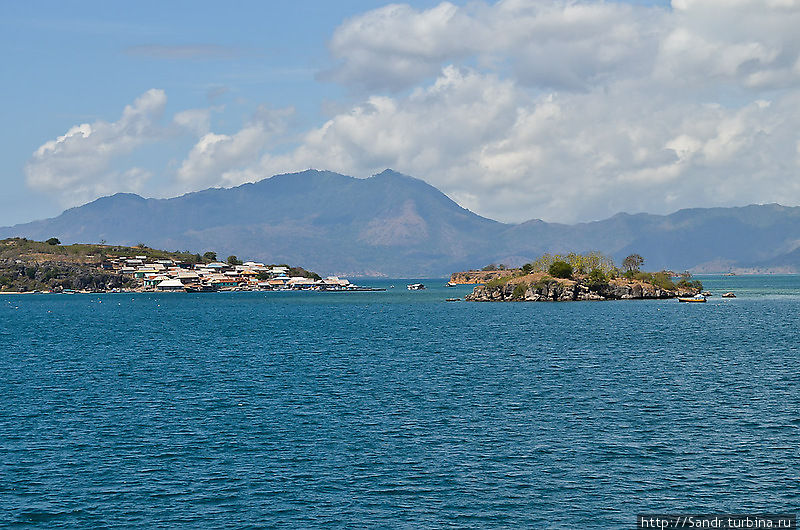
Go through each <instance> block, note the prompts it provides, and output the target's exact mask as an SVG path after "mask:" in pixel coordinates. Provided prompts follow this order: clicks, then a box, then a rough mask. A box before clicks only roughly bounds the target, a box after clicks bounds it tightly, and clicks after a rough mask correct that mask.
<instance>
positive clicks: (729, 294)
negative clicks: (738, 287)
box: [722, 292, 736, 298]
mask: <svg viewBox="0 0 800 530" xmlns="http://www.w3.org/2000/svg"><path fill="white" fill-rule="evenodd" d="M722 298H736V295H735V294H733V293H732V292H728V293H725V294H723V295H722Z"/></svg>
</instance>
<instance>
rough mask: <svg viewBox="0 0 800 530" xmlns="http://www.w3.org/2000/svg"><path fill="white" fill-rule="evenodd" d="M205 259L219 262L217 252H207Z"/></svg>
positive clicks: (204, 255)
mask: <svg viewBox="0 0 800 530" xmlns="http://www.w3.org/2000/svg"><path fill="white" fill-rule="evenodd" d="M203 259H204V260H205V261H217V253H216V252H206V253H204V254H203Z"/></svg>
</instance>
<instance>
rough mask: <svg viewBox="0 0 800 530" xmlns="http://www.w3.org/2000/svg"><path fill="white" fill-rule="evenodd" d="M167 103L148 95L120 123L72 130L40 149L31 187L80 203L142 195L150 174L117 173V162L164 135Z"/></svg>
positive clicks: (31, 164) (29, 173) (29, 167)
mask: <svg viewBox="0 0 800 530" xmlns="http://www.w3.org/2000/svg"><path fill="white" fill-rule="evenodd" d="M166 102H167V96H166V94H165V93H164V91H163V90H157V89H152V90H148V91H147V92H145V93H144V94H142V95H141V96H139V97H138V98H136V100H135V101H134V102H133V104H131V105H127V106H126V107H125V109H124V110H123V112H122V116H121V117H120V118H119V120H117V121H115V122H111V123H108V122H105V121H96V122H94V123H91V124H90V123H83V124H80V125H76V126H74V127H72V128H70V129H69V130H68V131H67V132H66V133H65V134H64V135H62V136H59V137H57V138H56V139H55V140H51V141H49V142H46V143H44V144H43V145H41V146H40V147H39V148H38V149H36V151H35V152H34V153H33V155H32V156H31V158H30V160H29V161H28V163H27V164H26V166H25V174H26V177H27V183H28V185H29V186H31V187H32V188H34V189H37V190H40V191H44V192H48V193H54V194H57V195H58V196H60V197H61V198H62V200H63V202H64V203H65V204H75V203H76V202H79V201H85V200H88V199H91V198H95V197H97V196H99V195H102V194H105V193H109V192H112V191H137V190H139V189H140V188H141V185H142V184H143V183H144V181H146V180H147V178H149V175H150V173H149V172H148V171H146V170H143V169H140V168H132V169H128V170H124V171H120V170H117V169H114V168H113V167H112V162H113V161H114V160H115V159H116V158H118V157H121V156H124V155H127V154H129V153H131V152H132V151H133V150H134V149H136V148H137V147H139V146H141V145H144V144H147V143H150V142H153V141H155V140H157V139H158V138H159V136H160V127H159V126H158V121H159V120H160V118H161V115H162V113H163V110H164V106H165V105H166Z"/></svg>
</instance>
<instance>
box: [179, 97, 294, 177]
mask: <svg viewBox="0 0 800 530" xmlns="http://www.w3.org/2000/svg"><path fill="white" fill-rule="evenodd" d="M293 112H294V110H293V109H291V108H288V109H279V110H274V109H269V108H266V107H260V108H259V109H258V110H257V111H256V113H255V114H254V115H253V117H252V118H251V119H250V120H249V121H248V123H247V124H245V126H244V127H243V128H242V129H241V130H239V131H238V132H236V133H235V134H232V135H227V134H215V133H212V132H208V133H207V134H204V135H203V136H202V137H201V138H200V139H199V140H198V141H197V143H196V144H195V145H194V146H193V147H192V149H191V151H190V152H189V154H188V156H187V157H186V159H185V160H184V161H183V162H182V164H181V166H180V168H179V169H178V172H177V176H178V180H179V182H180V183H181V184H182V186H184V187H185V188H187V189H199V188H201V187H204V186H215V185H231V184H240V183H242V182H247V181H249V180H256V179H257V177H258V175H255V174H253V173H252V172H251V171H249V170H248V168H249V167H250V166H252V164H253V163H254V162H255V161H256V160H257V159H258V158H259V156H260V155H261V154H262V153H263V152H264V151H265V150H266V149H268V148H269V145H270V144H269V143H270V140H272V139H273V138H274V137H275V136H276V135H278V134H279V133H281V132H282V131H284V130H285V126H286V119H287V118H288V117H289V116H291V115H292V114H293Z"/></svg>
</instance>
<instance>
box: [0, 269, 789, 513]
mask: <svg viewBox="0 0 800 530" xmlns="http://www.w3.org/2000/svg"><path fill="white" fill-rule="evenodd" d="M702 279H703V280H704V282H705V285H706V288H708V289H710V290H712V291H713V292H714V293H715V295H716V296H715V297H713V298H711V299H710V300H709V302H708V303H707V304H694V305H689V304H679V303H678V302H677V301H675V300H667V301H621V302H573V303H513V304H478V303H464V302H457V303H446V302H444V298H446V297H448V296H463V295H464V294H465V293H466V292H468V291H469V288H456V289H445V288H443V287H439V286H441V285H442V284H443V283H444V282H445V280H427V281H425V283H427V284H429V285H430V286H433V287H435V288H433V289H429V290H428V291H424V292H409V291H406V289H405V284H406V283H408V282H407V281H402V280H400V281H394V282H385V283H383V285H388V284H389V283H394V284H395V285H397V288H395V289H391V290H389V291H387V292H379V293H338V294H336V293H327V294H326V293H286V294H280V293H228V294H195V295H191V294H171V293H165V294H157V295H154V294H136V295H132V294H116V295H112V294H109V295H7V296H0V405H2V406H1V407H0V518H1V519H2V523H3V524H4V525H11V526H14V525H31V524H32V525H34V526H39V527H42V528H76V527H77V528H86V527H141V528H255V527H265V526H266V527H292V528H309V527H318V526H329V527H430V528H439V527H447V526H452V527H467V528H486V527H535V528H577V527H581V528H622V527H632V526H633V524H634V522H635V517H636V513H637V512H706V513H708V512H714V513H722V512H728V513H730V512H734V513H736V512H738V513H741V512H797V511H798V506H800V388H799V387H798V380H799V378H800V377H799V376H800V364H798V360H799V359H800V350H799V349H798V348H799V346H798V345H799V344H800V331H799V330H800V328H799V326H798V324H800V321H799V317H798V315H799V314H800V311H799V310H800V277H796V276H770V277H768V276H761V277H705V278H702ZM373 284H381V282H373ZM727 290H732V291H735V292H736V293H737V294H738V295H739V296H738V298H736V299H733V300H722V299H721V298H719V294H720V293H722V292H724V291H727Z"/></svg>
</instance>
